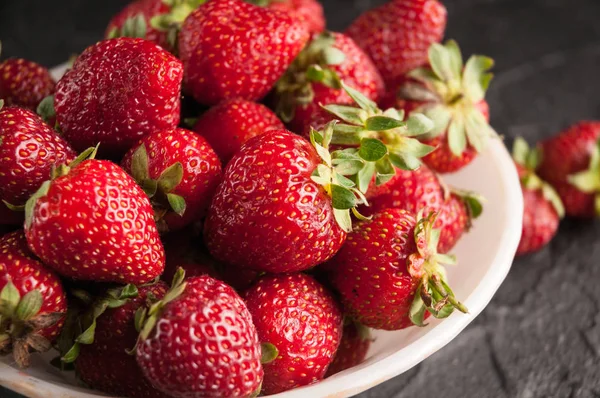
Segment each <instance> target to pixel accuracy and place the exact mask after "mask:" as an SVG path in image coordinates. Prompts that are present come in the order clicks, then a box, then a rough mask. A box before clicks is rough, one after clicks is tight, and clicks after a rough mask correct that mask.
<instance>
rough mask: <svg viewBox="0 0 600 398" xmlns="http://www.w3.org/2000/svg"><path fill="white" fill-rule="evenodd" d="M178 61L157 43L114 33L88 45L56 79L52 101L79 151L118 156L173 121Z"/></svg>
mask: <svg viewBox="0 0 600 398" xmlns="http://www.w3.org/2000/svg"><path fill="white" fill-rule="evenodd" d="M182 78H183V67H182V65H181V62H180V61H179V60H178V59H176V58H175V57H174V56H172V55H171V54H169V53H168V52H167V51H165V50H163V49H162V48H160V47H159V46H157V45H156V44H154V43H152V42H149V41H147V40H142V39H132V38H125V37H123V38H118V39H112V40H105V41H101V42H99V43H97V44H95V45H93V46H91V47H88V48H87V49H86V50H85V51H84V52H83V53H82V54H81V55H80V56H79V57H78V58H77V60H76V61H75V64H74V65H73V68H72V69H71V70H69V71H68V72H67V73H66V74H65V75H64V77H63V78H62V79H61V80H60V81H59V82H58V83H57V86H56V95H55V99H54V107H55V110H56V118H57V123H58V125H59V126H60V128H61V130H62V132H63V136H64V138H65V139H66V140H67V141H68V142H69V143H70V144H71V145H73V147H74V148H75V149H76V150H78V151H83V150H85V149H86V148H88V147H92V146H95V145H97V144H98V143H100V144H102V145H101V147H100V150H101V152H102V153H103V154H104V155H106V156H110V157H120V156H122V155H123V154H124V153H125V152H126V151H127V150H129V149H130V148H131V147H132V146H133V145H134V144H135V143H136V142H137V141H139V140H140V139H141V138H142V137H144V136H146V135H148V134H150V133H154V132H155V131H159V130H167V129H171V128H175V127H177V125H178V124H179V118H180V115H179V112H180V105H181V103H180V90H181V81H182Z"/></svg>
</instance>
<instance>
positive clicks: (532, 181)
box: [512, 137, 600, 218]
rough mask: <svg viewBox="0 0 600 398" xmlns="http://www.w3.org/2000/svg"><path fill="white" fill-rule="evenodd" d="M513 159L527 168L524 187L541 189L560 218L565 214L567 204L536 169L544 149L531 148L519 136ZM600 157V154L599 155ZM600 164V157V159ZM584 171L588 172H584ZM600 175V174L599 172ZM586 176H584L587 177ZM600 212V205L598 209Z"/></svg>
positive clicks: (522, 178)
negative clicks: (565, 204)
mask: <svg viewBox="0 0 600 398" xmlns="http://www.w3.org/2000/svg"><path fill="white" fill-rule="evenodd" d="M512 156H513V159H514V161H515V163H517V164H518V165H520V166H522V167H523V169H525V174H524V175H523V176H521V184H522V185H523V188H525V189H529V190H532V191H537V190H540V191H541V192H542V195H543V197H544V199H546V200H547V201H549V202H550V203H551V204H552V207H554V210H555V211H556V214H557V215H558V216H559V217H560V218H564V216H565V206H564V204H563V202H562V200H561V199H560V196H559V195H558V192H556V190H555V189H554V188H553V187H552V185H550V184H549V183H547V182H545V181H543V180H542V179H541V178H540V177H539V176H538V175H537V174H536V173H535V170H536V169H537V168H538V166H539V165H540V163H541V161H542V151H541V149H540V148H534V149H532V148H530V146H529V144H528V143H527V141H525V140H524V139H523V138H521V137H517V139H516V140H515V142H514V144H513V152H512ZM598 157H599V158H600V154H599V156H598ZM599 164H600V159H599ZM583 173H587V171H586V172H583ZM596 173H600V169H597V170H596ZM597 175H598V176H600V174H597ZM585 178H586V177H583V179H585ZM597 181H598V185H597V187H598V188H597V192H600V178H598V180H597ZM598 213H599V214H600V207H599V210H598Z"/></svg>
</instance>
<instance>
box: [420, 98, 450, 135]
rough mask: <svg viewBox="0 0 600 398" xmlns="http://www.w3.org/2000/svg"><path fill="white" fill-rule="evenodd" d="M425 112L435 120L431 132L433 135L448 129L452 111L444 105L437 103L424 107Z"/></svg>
mask: <svg viewBox="0 0 600 398" xmlns="http://www.w3.org/2000/svg"><path fill="white" fill-rule="evenodd" d="M423 114H424V115H425V116H427V117H428V118H429V119H431V120H432V121H433V129H432V130H431V132H430V133H429V136H431V137H437V136H439V135H440V134H443V133H444V132H446V130H448V125H449V124H450V121H451V120H452V113H451V112H450V110H449V109H448V108H447V107H445V106H444V105H436V106H431V107H427V108H425V109H423Z"/></svg>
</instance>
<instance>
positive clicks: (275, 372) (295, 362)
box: [244, 274, 342, 394]
mask: <svg viewBox="0 0 600 398" xmlns="http://www.w3.org/2000/svg"><path fill="white" fill-rule="evenodd" d="M244 298H245V299H246V304H247V305H248V310H249V311H250V313H251V314H252V319H253V320H254V324H255V325H256V330H257V331H258V337H259V339H260V341H261V344H262V346H263V359H264V360H265V361H266V362H265V361H263V362H265V363H264V365H263V366H264V371H265V377H264V380H263V385H262V392H263V393H264V394H277V393H280V392H283V391H287V390H290V389H292V388H296V387H300V386H304V385H308V384H312V383H316V382H317V381H319V380H321V379H323V378H324V377H325V373H326V372H327V368H328V367H329V364H330V363H331V361H332V360H333V357H334V355H335V353H336V351H337V349H338V346H339V344H340V340H341V338H342V313H341V310H340V308H339V305H338V303H337V302H336V301H335V299H334V298H333V296H332V295H331V294H330V293H329V292H328V291H327V290H325V288H324V287H323V286H321V285H320V284H319V283H318V282H317V281H315V280H314V279H313V278H312V277H311V276H308V275H305V274H290V275H275V276H265V277H263V278H261V279H260V280H259V281H258V282H257V283H256V284H255V285H254V286H252V287H251V288H250V289H249V290H248V291H246V293H245V295H244Z"/></svg>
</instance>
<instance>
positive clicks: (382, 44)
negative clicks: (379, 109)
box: [346, 0, 447, 87]
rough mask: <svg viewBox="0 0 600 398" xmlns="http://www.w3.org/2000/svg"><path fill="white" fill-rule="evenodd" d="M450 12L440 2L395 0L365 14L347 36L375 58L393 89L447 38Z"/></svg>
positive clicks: (432, 0)
mask: <svg viewBox="0 0 600 398" xmlns="http://www.w3.org/2000/svg"><path fill="white" fill-rule="evenodd" d="M446 22H447V12H446V8H445V7H444V5H443V4H442V3H441V2H439V1H438V0H392V1H388V2H386V3H385V4H384V5H382V6H380V7H377V8H374V9H372V10H370V11H367V12H365V13H364V14H362V15H361V16H360V17H358V18H357V19H356V20H355V21H354V22H353V23H352V25H351V26H350V27H349V28H348V30H347V31H346V33H347V34H348V35H349V36H350V37H352V38H353V39H354V40H355V41H356V43H357V44H358V45H359V46H360V47H362V48H363V49H364V50H365V51H366V53H367V54H368V55H369V57H371V59H372V60H373V62H374V63H375V65H376V66H377V68H378V69H379V72H381V75H382V76H383V79H384V80H385V82H386V84H388V85H389V86H390V87H392V86H394V85H395V83H396V82H397V81H398V79H399V78H401V77H402V76H403V75H404V74H405V73H407V72H408V71H410V70H412V69H415V68H417V67H419V66H422V65H424V64H425V63H427V50H428V49H429V46H430V45H431V44H433V43H439V42H440V41H441V40H442V38H443V37H444V31H445V29H446Z"/></svg>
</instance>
